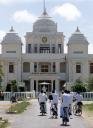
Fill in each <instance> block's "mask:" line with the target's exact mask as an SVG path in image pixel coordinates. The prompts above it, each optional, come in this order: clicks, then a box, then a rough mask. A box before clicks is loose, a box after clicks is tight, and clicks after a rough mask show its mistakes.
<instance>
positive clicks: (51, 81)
mask: <svg viewBox="0 0 93 128" xmlns="http://www.w3.org/2000/svg"><path fill="white" fill-rule="evenodd" d="M52 90H53V80H51V91H52Z"/></svg>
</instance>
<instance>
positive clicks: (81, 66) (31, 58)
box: [0, 10, 93, 92]
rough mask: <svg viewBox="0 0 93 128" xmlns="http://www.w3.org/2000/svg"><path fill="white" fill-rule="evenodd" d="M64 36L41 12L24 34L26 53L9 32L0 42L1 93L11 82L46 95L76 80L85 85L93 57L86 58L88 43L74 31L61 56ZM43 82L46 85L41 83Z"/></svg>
mask: <svg viewBox="0 0 93 128" xmlns="http://www.w3.org/2000/svg"><path fill="white" fill-rule="evenodd" d="M64 37H65V36H64V34H63V32H58V31H57V24H56V23H55V22H54V21H53V20H52V18H51V17H49V16H48V14H47V12H46V10H44V12H43V14H42V15H41V17H39V18H38V20H37V21H36V22H35V23H34V24H33V30H32V32H27V33H26V35H25V40H26V53H22V41H21V38H20V37H19V36H18V34H17V33H16V32H15V31H14V30H13V28H12V27H11V30H10V31H9V32H8V33H7V34H6V35H5V37H4V38H3V40H2V42H1V45H2V53H1V55H0V65H2V69H3V73H4V76H3V81H2V86H3V87H4V89H5V88H6V86H7V84H8V83H9V82H10V81H11V80H16V81H18V82H24V83H25V84H24V86H25V91H32V90H35V91H36V92H40V91H41V89H42V88H43V87H44V86H45V88H46V90H47V91H48V92H50V91H52V90H53V89H56V91H60V90H62V88H63V87H64V85H66V84H67V86H69V85H70V84H72V83H73V82H75V81H76V80H77V79H81V80H82V81H85V80H86V79H87V78H88V77H89V76H91V75H92V74H93V55H89V54H88V44H89V43H88V41H87V39H86V38H85V36H84V35H83V34H82V33H81V32H80V30H79V28H78V27H77V29H76V31H75V32H74V33H73V34H72V35H71V37H70V38H69V41H68V44H67V47H68V50H67V54H65V53H64ZM43 82H44V84H45V85H43V84H42V83H43Z"/></svg>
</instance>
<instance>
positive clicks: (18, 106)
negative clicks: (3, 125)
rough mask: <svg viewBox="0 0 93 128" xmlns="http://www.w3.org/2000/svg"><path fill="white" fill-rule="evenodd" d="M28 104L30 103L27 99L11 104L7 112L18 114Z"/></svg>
mask: <svg viewBox="0 0 93 128" xmlns="http://www.w3.org/2000/svg"><path fill="white" fill-rule="evenodd" d="M28 105H30V103H29V102H27V101H22V102H20V103H14V104H11V107H10V108H9V109H8V113H15V114H20V113H22V112H24V110H26V108H27V106H28Z"/></svg>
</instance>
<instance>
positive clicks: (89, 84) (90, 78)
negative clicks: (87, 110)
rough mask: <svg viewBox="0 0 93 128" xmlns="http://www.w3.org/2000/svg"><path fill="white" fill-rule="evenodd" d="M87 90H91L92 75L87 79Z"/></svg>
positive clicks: (92, 88)
mask: <svg viewBox="0 0 93 128" xmlns="http://www.w3.org/2000/svg"><path fill="white" fill-rule="evenodd" d="M87 90H88V91H93V77H89V78H88V81H87Z"/></svg>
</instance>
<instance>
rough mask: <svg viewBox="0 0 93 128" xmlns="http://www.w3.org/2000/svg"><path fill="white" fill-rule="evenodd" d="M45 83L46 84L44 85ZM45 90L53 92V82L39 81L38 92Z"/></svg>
mask: <svg viewBox="0 0 93 128" xmlns="http://www.w3.org/2000/svg"><path fill="white" fill-rule="evenodd" d="M43 83H44V84H43ZM41 90H45V91H46V92H51V90H52V87H51V80H39V81H38V92H41Z"/></svg>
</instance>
